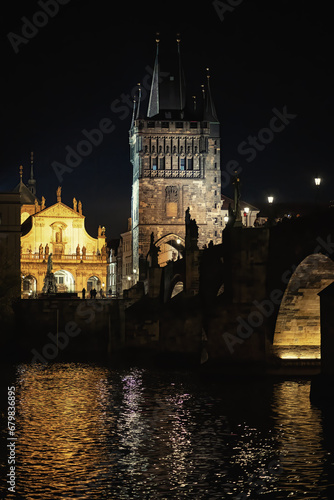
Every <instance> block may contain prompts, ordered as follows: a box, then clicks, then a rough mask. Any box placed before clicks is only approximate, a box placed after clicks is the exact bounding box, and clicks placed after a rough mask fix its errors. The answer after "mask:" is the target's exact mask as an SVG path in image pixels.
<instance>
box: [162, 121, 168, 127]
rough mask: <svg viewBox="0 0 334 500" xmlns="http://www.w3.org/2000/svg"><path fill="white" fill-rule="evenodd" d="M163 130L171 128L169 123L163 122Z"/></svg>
mask: <svg viewBox="0 0 334 500" xmlns="http://www.w3.org/2000/svg"><path fill="white" fill-rule="evenodd" d="M161 128H169V122H161Z"/></svg>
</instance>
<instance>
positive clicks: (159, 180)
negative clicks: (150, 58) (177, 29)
mask: <svg viewBox="0 0 334 500" xmlns="http://www.w3.org/2000/svg"><path fill="white" fill-rule="evenodd" d="M174 63H175V64H174V68H172V67H171V66H170V67H167V70H168V71H167V72H166V71H165V72H164V73H162V72H161V71H160V64H161V62H160V56H159V40H158V39H157V53H156V60H155V66H154V73H153V77H152V84H151V89H150V98H149V104H148V109H147V112H146V113H145V114H142V107H141V102H140V89H139V99H138V102H137V104H136V105H135V107H134V112H133V118H132V123H131V128H130V132H129V142H130V159H131V163H132V166H133V181H132V214H131V218H132V246H133V271H134V272H135V273H137V272H138V266H139V259H140V257H143V258H146V256H147V254H148V251H149V247H150V239H151V234H152V233H153V236H154V243H155V244H156V246H158V247H159V248H160V253H159V264H160V266H163V265H165V264H166V263H167V261H168V260H175V259H176V258H177V257H178V256H179V255H180V252H181V251H182V250H183V248H184V244H185V212H186V210H187V208H189V210H190V214H191V217H192V218H193V219H196V223H197V225H198V229H199V235H198V236H199V237H198V246H199V247H200V248H202V247H203V246H204V245H207V244H208V243H209V242H210V241H212V242H213V243H214V244H218V243H221V238H222V230H223V227H222V226H223V220H222V219H223V217H222V211H221V174H220V124H219V121H218V118H217V114H216V110H215V107H214V104H213V100H212V96H211V90H210V76H209V74H207V84H206V86H202V94H203V96H202V98H201V100H200V101H201V102H199V103H198V102H197V100H196V99H195V98H194V97H193V98H190V100H189V99H188V96H187V94H186V87H185V79H184V75H183V69H182V65H181V56H180V40H177V54H175V61H174ZM164 69H165V68H164ZM166 74H167V75H168V76H166Z"/></svg>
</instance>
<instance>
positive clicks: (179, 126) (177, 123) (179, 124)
mask: <svg viewBox="0 0 334 500" xmlns="http://www.w3.org/2000/svg"><path fill="white" fill-rule="evenodd" d="M175 127H176V128H183V122H176V123H175Z"/></svg>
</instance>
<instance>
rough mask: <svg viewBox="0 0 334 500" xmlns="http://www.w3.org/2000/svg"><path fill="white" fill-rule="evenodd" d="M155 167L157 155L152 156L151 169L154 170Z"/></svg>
mask: <svg viewBox="0 0 334 500" xmlns="http://www.w3.org/2000/svg"><path fill="white" fill-rule="evenodd" d="M156 169H157V157H156V156H154V157H153V158H152V170H156Z"/></svg>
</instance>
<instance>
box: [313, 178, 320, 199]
mask: <svg viewBox="0 0 334 500" xmlns="http://www.w3.org/2000/svg"><path fill="white" fill-rule="evenodd" d="M314 184H315V190H316V191H315V203H316V204H318V203H319V190H320V184H321V177H319V176H318V175H317V177H315V178H314Z"/></svg>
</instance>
